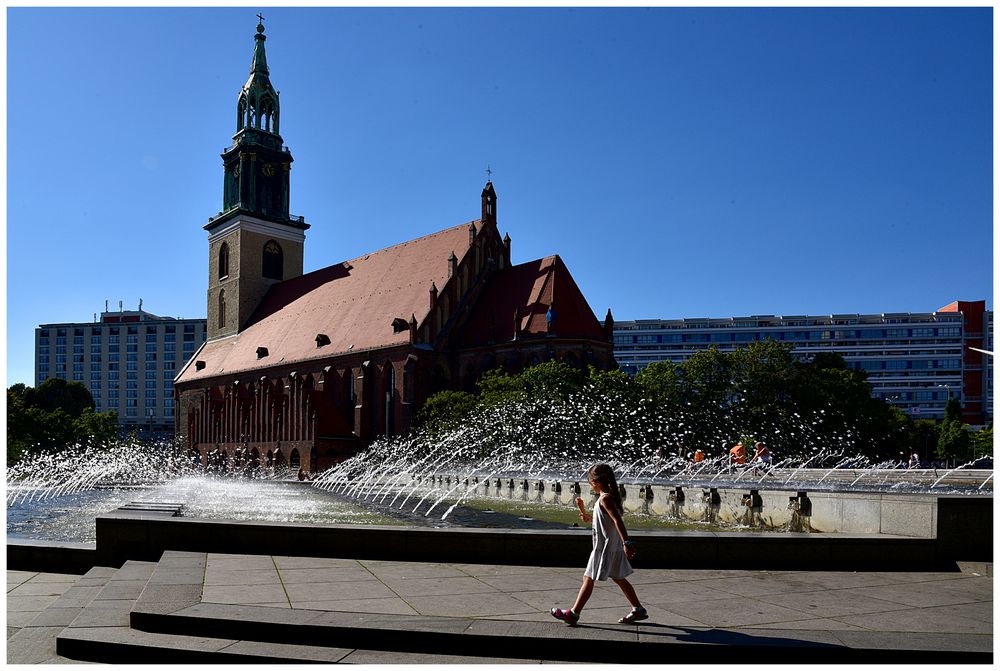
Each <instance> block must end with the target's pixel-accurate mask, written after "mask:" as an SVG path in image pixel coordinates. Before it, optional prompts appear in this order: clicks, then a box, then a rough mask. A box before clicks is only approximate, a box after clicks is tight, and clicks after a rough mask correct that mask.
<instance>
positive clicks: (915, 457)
mask: <svg viewBox="0 0 1000 671" xmlns="http://www.w3.org/2000/svg"><path fill="white" fill-rule="evenodd" d="M910 468H920V455H919V454H917V453H916V452H914V453H913V454H911V455H910Z"/></svg>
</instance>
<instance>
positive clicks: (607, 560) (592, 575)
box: [549, 464, 649, 625]
mask: <svg viewBox="0 0 1000 671" xmlns="http://www.w3.org/2000/svg"><path fill="white" fill-rule="evenodd" d="M587 480H588V482H590V487H591V489H593V490H594V492H595V493H597V494H600V496H599V497H598V499H597V503H596V504H595V505H594V514H593V515H592V516H591V515H588V514H587V512H586V510H585V509H584V507H583V500H582V499H580V497H577V499H576V504H577V506H578V507H579V508H580V519H582V520H583V521H584V522H590V521H591V520H593V522H594V526H593V529H594V530H593V536H594V549H593V551H592V552H591V553H590V561H588V562H587V569H586V570H585V571H584V572H583V584H582V585H580V592H579V594H577V595H576V602H575V603H574V604H573V607H572V608H570V609H569V610H566V609H564V608H553V609H552V610H550V611H549V612H550V613H551V614H552V617H554V618H556V619H557V620H562V621H563V622H566V623H567V624H571V625H573V624H576V623H577V622H579V621H580V612H581V611H583V607H584V606H585V605H586V604H587V600H588V599H590V595H591V594H592V593H593V592H594V581H595V580H607V579H608V578H611V579H612V580H613V581H614V582H615V584H616V585H618V586H619V587H620V588H621V590H622V592H623V593H624V594H625V598H626V599H628V602H629V603H630V604H632V610H631V611H630V612H629V614H628V615H626V616H625V617H623V618H621V619H620V620H618V622H620V623H621V624H632V623H633V622H638V621H639V620H645V619H646V618H648V617H649V615H648V614H647V613H646V609H645V608H643V607H642V603H640V602H639V597H638V596H636V593H635V588H633V587H632V584H631V583H629V581H628V580H626V577H627V576H629V575H631V574H632V565H631V564H629V559H633V558H634V557H635V541H631V540H629V538H628V531H627V530H626V529H625V523H624V522H623V521H622V512H623V507H622V497H621V494H619V492H618V482H617V481H616V480H615V472H614V470H612V468H611V466H609V465H607V464H595V465H594V466H591V467H590V470H589V471H587Z"/></svg>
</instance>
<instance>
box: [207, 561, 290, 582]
mask: <svg viewBox="0 0 1000 671" xmlns="http://www.w3.org/2000/svg"><path fill="white" fill-rule="evenodd" d="M278 580H279V578H278V571H277V570H276V569H275V568H274V567H273V566H272V567H271V568H270V569H241V568H226V569H223V568H219V567H217V566H213V565H212V564H209V565H208V570H206V571H205V585H206V586H209V585H212V586H218V585H271V584H274V583H276V582H278Z"/></svg>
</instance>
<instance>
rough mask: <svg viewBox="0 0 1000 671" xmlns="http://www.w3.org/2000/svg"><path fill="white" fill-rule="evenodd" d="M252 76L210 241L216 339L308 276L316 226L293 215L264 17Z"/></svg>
mask: <svg viewBox="0 0 1000 671" xmlns="http://www.w3.org/2000/svg"><path fill="white" fill-rule="evenodd" d="M257 18H258V23H257V32H256V34H255V35H254V48H253V60H252V61H251V63H250V76H249V77H248V78H247V80H246V83H245V84H244V85H243V87H242V88H241V89H240V91H239V93H238V94H237V98H236V133H235V134H234V135H233V141H232V145H231V146H230V147H229V148H228V149H226V150H225V151H223V153H222V166H223V173H224V177H223V190H222V211H221V212H219V213H218V214H217V215H216V216H214V217H211V218H210V219H209V221H208V224H207V225H206V226H205V230H206V231H208V243H209V284H208V314H209V323H208V338H209V339H210V340H211V339H214V338H219V337H226V336H230V335H233V334H235V333H239V332H240V330H241V329H242V328H243V326H244V325H245V324H246V323H247V320H248V319H249V317H250V315H251V314H252V313H253V311H254V309H255V308H256V307H257V305H258V304H259V303H260V301H261V299H262V298H263V296H264V294H266V293H267V291H268V289H269V288H270V287H271V286H272V285H273V284H275V283H277V282H282V281H284V280H287V279H291V278H293V277H298V276H299V275H301V274H302V272H303V267H302V266H303V263H302V260H303V245H304V243H305V231H306V229H308V228H309V224H307V223H306V222H305V219H304V218H303V217H292V216H291V215H290V214H289V210H288V204H289V192H290V188H289V187H290V182H291V179H290V177H291V169H292V154H291V152H290V151H289V149H288V147H286V146H285V145H284V141H283V140H282V139H281V136H280V135H279V134H278V129H279V126H278V121H279V117H280V106H279V103H278V92H277V91H275V90H274V86H273V85H272V84H271V76H270V75H271V73H270V69H269V68H268V66H267V54H266V53H265V50H264V41H265V40H266V39H267V37H266V36H265V35H264V23H263V21H264V17H263V16H261V15H260V14H258V15H257Z"/></svg>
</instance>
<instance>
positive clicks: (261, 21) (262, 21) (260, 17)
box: [257, 14, 264, 26]
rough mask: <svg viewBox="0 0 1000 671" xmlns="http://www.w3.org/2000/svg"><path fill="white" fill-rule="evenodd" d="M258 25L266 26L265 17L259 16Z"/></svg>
mask: <svg viewBox="0 0 1000 671" xmlns="http://www.w3.org/2000/svg"><path fill="white" fill-rule="evenodd" d="M257 24H258V25H261V26H262V25H264V17H263V16H261V15H260V14H258V15H257Z"/></svg>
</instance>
